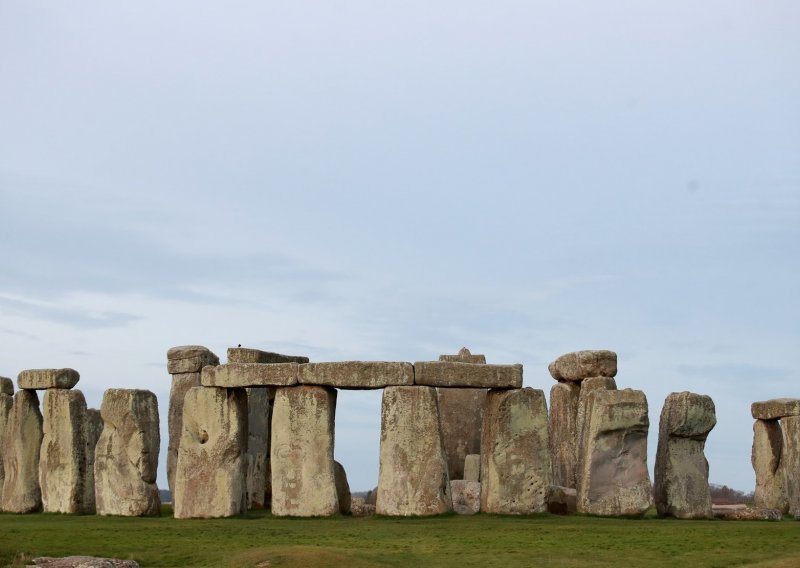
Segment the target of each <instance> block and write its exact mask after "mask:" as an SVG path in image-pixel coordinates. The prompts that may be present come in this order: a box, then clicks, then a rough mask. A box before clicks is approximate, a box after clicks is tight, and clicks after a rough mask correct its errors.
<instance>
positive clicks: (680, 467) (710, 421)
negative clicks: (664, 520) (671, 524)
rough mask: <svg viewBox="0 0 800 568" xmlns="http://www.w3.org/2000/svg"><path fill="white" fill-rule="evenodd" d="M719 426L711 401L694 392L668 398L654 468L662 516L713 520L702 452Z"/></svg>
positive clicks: (706, 462)
mask: <svg viewBox="0 0 800 568" xmlns="http://www.w3.org/2000/svg"><path fill="white" fill-rule="evenodd" d="M716 423H717V418H716V412H715V409H714V401H712V400H711V397H709V396H705V395H700V394H695V393H691V392H674V393H671V394H670V395H669V396H667V399H666V400H665V401H664V407H663V409H662V410H661V420H660V423H659V432H658V451H657V453H656V467H655V502H656V509H657V510H658V514H659V515H660V516H662V517H663V516H667V517H677V518H679V519H709V518H711V517H712V515H711V492H710V490H709V487H708V461H707V460H706V457H705V454H704V453H703V450H704V448H705V442H706V438H707V437H708V433H709V432H710V431H711V429H712V428H714V425H715V424H716Z"/></svg>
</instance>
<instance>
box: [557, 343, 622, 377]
mask: <svg viewBox="0 0 800 568" xmlns="http://www.w3.org/2000/svg"><path fill="white" fill-rule="evenodd" d="M547 368H548V370H549V371H550V375H551V376H552V377H553V378H554V379H555V380H557V381H582V380H583V379H588V378H589V377H616V376H617V354H616V353H614V352H613V351H605V350H595V351H574V352H572V353H566V354H564V355H562V356H561V357H559V358H558V359H556V360H555V361H553V362H552V363H550V365H549V366H548V367H547Z"/></svg>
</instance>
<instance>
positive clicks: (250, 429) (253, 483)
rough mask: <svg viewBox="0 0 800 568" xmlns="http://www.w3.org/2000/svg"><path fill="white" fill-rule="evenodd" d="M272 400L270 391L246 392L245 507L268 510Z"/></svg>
mask: <svg viewBox="0 0 800 568" xmlns="http://www.w3.org/2000/svg"><path fill="white" fill-rule="evenodd" d="M271 397H274V392H273V389H271V388H253V389H247V456H246V458H247V508H248V509H264V508H266V507H269V495H270V494H271V491H270V487H271V486H272V480H271V475H270V463H269V440H270V429H269V425H270V422H271V420H272V404H271V402H270V398H271Z"/></svg>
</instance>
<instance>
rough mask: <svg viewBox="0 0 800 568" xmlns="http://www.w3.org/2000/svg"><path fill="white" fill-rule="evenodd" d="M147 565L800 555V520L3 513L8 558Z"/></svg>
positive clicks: (418, 565) (769, 562) (652, 560)
mask: <svg viewBox="0 0 800 568" xmlns="http://www.w3.org/2000/svg"><path fill="white" fill-rule="evenodd" d="M75 554H85V555H90V556H111V557H116V558H124V559H128V558H133V559H135V560H137V561H139V563H140V564H141V565H142V566H143V567H148V566H230V567H237V568H238V567H248V566H249V567H258V568H267V567H269V568H272V567H278V566H322V567H326V566H331V567H333V566H346V567H353V568H359V567H366V566H403V567H408V566H411V567H413V568H423V567H428V566H432V567H436V566H457V567H459V568H464V567H469V566H480V567H482V568H485V567H492V566H499V567H503V568H509V567H513V566H557V567H564V566H577V567H583V566H646V567H647V568H656V567H661V566H680V567H682V568H683V567H688V566H719V567H727V566H753V567H756V566H757V567H759V568H765V567H769V566H774V567H781V568H789V567H795V566H800V523H798V522H794V521H783V522H778V523H774V522H772V523H770V522H752V521H750V522H748V521H738V522H737V521H727V522H725V521H676V520H670V519H656V518H645V519H640V520H625V519H602V518H592V517H583V516H570V517H557V516H552V515H537V516H530V517H510V516H509V517H507V516H495V515H476V516H474V517H461V516H445V517H437V518H425V519H394V518H382V517H367V518H351V517H333V518H326V519H285V518H273V517H271V516H270V515H269V514H267V513H264V512H251V513H249V514H248V515H247V516H246V517H239V518H233V519H215V520H175V519H173V518H172V516H171V511H169V509H166V508H165V511H164V516H162V517H160V518H148V519H138V518H122V517H95V516H66V515H54V514H36V515H13V514H0V566H8V565H10V566H24V565H25V561H26V560H30V559H31V558H32V557H35V556H68V555H75Z"/></svg>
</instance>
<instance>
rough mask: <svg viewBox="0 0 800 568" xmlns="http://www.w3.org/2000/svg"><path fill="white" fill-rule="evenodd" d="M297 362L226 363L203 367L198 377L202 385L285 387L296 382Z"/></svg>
mask: <svg viewBox="0 0 800 568" xmlns="http://www.w3.org/2000/svg"><path fill="white" fill-rule="evenodd" d="M299 367H300V365H298V364H297V363H228V364H227V365H219V366H217V367H205V368H204V369H203V372H202V375H201V377H200V383H201V384H202V385H203V386H204V387H224V388H245V387H282V386H283V387H285V386H291V385H296V384H297V376H298V369H299Z"/></svg>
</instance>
